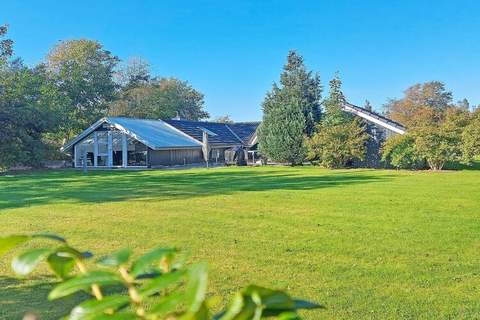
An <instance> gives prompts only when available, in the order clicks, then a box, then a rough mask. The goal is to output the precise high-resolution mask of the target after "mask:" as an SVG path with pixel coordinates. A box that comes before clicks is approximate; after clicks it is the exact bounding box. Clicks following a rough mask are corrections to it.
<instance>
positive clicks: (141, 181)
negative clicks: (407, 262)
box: [0, 168, 390, 210]
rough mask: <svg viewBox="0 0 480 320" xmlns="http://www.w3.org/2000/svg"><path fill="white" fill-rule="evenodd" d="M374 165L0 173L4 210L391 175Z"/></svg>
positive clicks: (313, 185) (318, 185)
mask: <svg viewBox="0 0 480 320" xmlns="http://www.w3.org/2000/svg"><path fill="white" fill-rule="evenodd" d="M389 177H390V176H388V175H378V174H374V172H372V171H368V170H367V171H351V172H348V171H338V172H335V171H329V172H326V171H319V173H312V171H309V173H308V174H305V173H304V171H302V170H300V169H289V168H285V169H284V170H278V169H275V170H265V169H261V170H255V169H212V170H195V171H193V170H192V171H90V172H89V173H88V174H86V175H85V174H83V173H82V172H81V171H75V170H65V171H50V172H48V171H47V172H40V173H32V174H24V175H18V176H10V177H9V176H4V177H0V190H1V192H0V210H1V209H8V208H21V207H28V206H35V205H43V204H49V203H58V202H62V201H68V202H80V203H100V202H114V201H125V200H130V199H147V198H155V199H157V200H158V199H159V200H172V199H182V198H191V197H201V196H209V195H228V194H233V193H236V192H256V191H269V190H313V189H322V188H331V187H338V186H344V185H353V184H362V183H369V182H375V181H382V180H386V179H389Z"/></svg>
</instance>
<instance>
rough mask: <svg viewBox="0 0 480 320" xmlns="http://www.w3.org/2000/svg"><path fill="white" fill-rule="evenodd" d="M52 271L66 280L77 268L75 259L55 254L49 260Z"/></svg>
mask: <svg viewBox="0 0 480 320" xmlns="http://www.w3.org/2000/svg"><path fill="white" fill-rule="evenodd" d="M47 262H48V265H49V267H50V269H51V270H52V271H53V272H54V273H55V274H56V275H57V276H59V277H60V278H62V279H66V278H67V277H68V276H69V274H70V272H71V271H72V270H73V268H74V267H75V259H73V258H71V257H65V256H61V255H59V254H58V252H54V253H52V254H50V255H49V256H48V258H47Z"/></svg>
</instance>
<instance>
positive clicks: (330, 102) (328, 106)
mask: <svg viewBox="0 0 480 320" xmlns="http://www.w3.org/2000/svg"><path fill="white" fill-rule="evenodd" d="M329 84H330V92H329V96H328V98H326V99H325V101H324V102H323V106H324V108H325V114H324V118H323V120H322V122H323V124H324V125H330V126H334V125H339V124H343V123H345V122H348V121H350V120H351V119H352V117H351V115H350V114H348V113H346V112H344V111H343V110H342V106H343V104H344V103H345V101H346V100H345V96H344V95H343V92H342V80H340V75H339V73H338V72H336V73H335V76H334V77H333V79H332V80H330V83H329Z"/></svg>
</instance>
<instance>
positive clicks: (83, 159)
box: [75, 127, 148, 168]
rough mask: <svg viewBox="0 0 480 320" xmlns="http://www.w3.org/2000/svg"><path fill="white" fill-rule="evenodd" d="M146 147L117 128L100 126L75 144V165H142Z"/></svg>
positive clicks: (79, 166) (145, 161) (144, 163)
mask: <svg viewBox="0 0 480 320" xmlns="http://www.w3.org/2000/svg"><path fill="white" fill-rule="evenodd" d="M147 152H148V148H147V146H145V145H144V144H143V143H141V142H139V141H137V140H135V139H133V138H131V137H127V135H126V134H125V133H124V132H122V131H119V130H112V128H106V127H102V128H101V129H100V130H97V131H95V132H93V133H91V134H89V135H88V136H87V137H86V138H84V139H83V140H82V141H80V142H79V143H77V144H76V145H75V166H76V167H77V168H81V167H83V164H84V163H86V165H87V166H88V167H111V166H113V167H125V166H127V167H128V166H131V167H143V166H147Z"/></svg>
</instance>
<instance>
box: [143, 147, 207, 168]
mask: <svg viewBox="0 0 480 320" xmlns="http://www.w3.org/2000/svg"><path fill="white" fill-rule="evenodd" d="M148 158H149V159H148V160H149V161H148V163H149V165H150V166H151V167H155V166H172V165H183V164H192V163H202V162H203V156H202V150H201V149H177V150H152V149H149V150H148Z"/></svg>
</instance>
